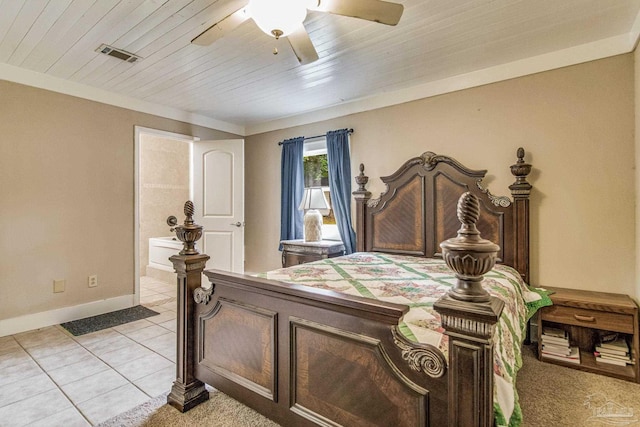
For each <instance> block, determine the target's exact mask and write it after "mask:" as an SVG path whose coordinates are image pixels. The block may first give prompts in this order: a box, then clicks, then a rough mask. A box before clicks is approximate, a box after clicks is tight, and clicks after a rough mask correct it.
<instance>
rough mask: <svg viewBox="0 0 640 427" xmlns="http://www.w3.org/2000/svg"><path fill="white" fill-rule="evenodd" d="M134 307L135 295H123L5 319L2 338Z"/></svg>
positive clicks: (1, 327)
mask: <svg viewBox="0 0 640 427" xmlns="http://www.w3.org/2000/svg"><path fill="white" fill-rule="evenodd" d="M134 305H135V304H134V295H122V296H119V297H115V298H109V299H104V300H100V301H92V302H89V303H86V304H80V305H74V306H71V307H64V308H58V309H56V310H50V311H43V312H41V313H34V314H27V315H24V316H19V317H14V318H11V319H4V320H0V337H4V336H6V335H13V334H18V333H20V332H26V331H31V330H33V329H39V328H44V327H47V326H52V325H58V324H60V323H65V322H71V321H73V320H78V319H84V318H85V317H91V316H97V315H99V314H104V313H109V312H111V311H116V310H122V309H123V308H129V307H133V306H134Z"/></svg>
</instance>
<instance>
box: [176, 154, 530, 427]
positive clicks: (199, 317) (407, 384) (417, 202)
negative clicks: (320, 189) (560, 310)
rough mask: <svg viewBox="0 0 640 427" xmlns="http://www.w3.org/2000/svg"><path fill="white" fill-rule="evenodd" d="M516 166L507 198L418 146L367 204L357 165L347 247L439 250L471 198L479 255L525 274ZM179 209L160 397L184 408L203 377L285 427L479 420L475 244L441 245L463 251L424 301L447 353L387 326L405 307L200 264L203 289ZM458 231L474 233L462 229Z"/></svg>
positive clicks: (481, 393) (489, 312)
mask: <svg viewBox="0 0 640 427" xmlns="http://www.w3.org/2000/svg"><path fill="white" fill-rule="evenodd" d="M530 169H531V166H530V165H529V164H526V163H525V162H524V150H523V149H522V148H520V149H518V151H517V162H516V163H515V164H514V165H512V166H511V172H512V174H513V175H514V176H515V177H516V181H515V182H514V183H513V184H512V185H511V186H510V189H511V193H512V197H513V200H511V199H510V198H507V197H495V196H493V195H492V194H491V193H490V192H489V191H487V190H486V189H484V188H482V186H481V181H482V178H483V177H484V176H485V174H486V171H484V170H471V169H468V168H466V167H465V166H463V165H461V164H460V163H458V162H457V161H456V160H454V159H453V158H450V157H447V156H441V155H435V154H434V153H430V152H427V153H424V154H422V156H420V157H415V158H412V159H410V160H408V161H407V162H405V163H404V164H403V165H402V166H401V167H400V168H399V169H398V170H397V171H396V172H395V173H394V174H392V175H389V176H387V177H383V178H382V181H383V182H384V183H385V184H386V186H387V189H386V191H385V192H384V193H383V194H381V195H380V197H379V198H377V199H372V198H371V194H370V193H369V192H368V191H367V190H366V188H365V185H366V183H367V180H368V178H367V177H366V176H365V175H364V168H363V166H362V165H361V166H360V175H359V176H358V177H356V182H357V183H358V186H359V188H358V189H357V190H356V191H355V192H354V197H355V203H356V218H355V225H356V235H357V250H358V251H359V252H383V253H390V254H403V255H412V256H416V257H441V256H442V249H441V246H440V243H441V242H443V241H445V240H447V239H449V238H452V237H455V236H456V233H457V231H458V229H461V230H463V229H466V230H467V231H468V230H471V229H472V228H475V225H471V222H473V223H474V224H475V223H476V221H468V220H467V219H468V218H469V217H473V216H474V214H473V212H472V214H471V215H469V214H468V211H465V212H466V213H464V212H463V214H462V216H461V214H460V212H459V211H458V202H459V199H460V196H461V195H462V194H463V193H465V192H468V193H470V194H471V195H473V196H475V197H476V198H477V200H478V201H479V212H478V214H477V228H478V230H479V231H480V232H481V235H482V237H483V238H485V239H488V240H491V241H492V242H495V243H497V244H498V245H499V251H498V252H497V256H496V255H495V254H494V256H493V257H494V259H493V261H497V262H499V263H505V264H507V265H510V266H512V267H514V268H515V269H516V270H517V271H518V272H519V273H520V275H521V276H522V278H523V279H525V281H526V280H528V278H529V194H530V191H531V185H530V184H529V183H528V182H527V180H526V177H527V175H528V174H529V172H530ZM463 209H464V208H463ZM185 215H186V216H187V218H186V220H185V223H184V225H183V226H178V227H176V233H177V235H178V237H179V238H180V240H182V241H183V242H185V243H184V250H183V251H181V253H180V255H176V256H173V257H171V261H172V262H173V264H174V267H175V269H176V272H177V273H178V329H177V340H178V358H177V378H176V381H175V382H174V384H173V387H172V390H171V393H170V394H169V396H168V403H170V404H171V405H173V406H174V407H176V408H177V409H179V410H180V411H183V412H184V411H187V410H189V409H191V408H192V407H194V406H196V405H198V404H199V403H201V402H203V401H205V400H207V399H208V398H209V394H208V392H207V391H206V388H205V386H204V383H206V384H209V385H211V386H213V387H215V388H216V389H218V390H220V391H222V392H224V393H226V394H228V395H229V396H231V397H233V398H234V399H236V400H238V401H240V402H242V403H244V404H246V405H248V406H250V407H252V408H254V409H255V410H257V411H258V412H260V413H262V414H264V415H265V416H267V417H269V418H271V419H273V420H274V421H276V422H278V423H280V424H282V425H285V426H316V425H320V426H337V425H344V426H348V427H352V426H374V425H375V426H436V425H449V426H491V425H493V423H494V420H493V340H492V339H493V331H494V325H495V323H496V321H497V319H498V317H499V315H500V312H501V310H502V308H503V307H502V305H503V303H502V301H500V300H498V299H496V298H493V297H491V298H488V297H487V295H485V294H482V292H483V291H482V290H481V289H480V291H479V287H480V280H481V278H482V276H481V274H480V275H479V274H478V271H480V270H474V269H476V268H477V265H478V264H479V263H480V264H482V263H487V262H493V261H491V260H489V261H486V252H487V251H486V247H479V248H478V247H477V246H474V245H471V246H468V245H467V246H465V245H466V243H465V244H462V245H461V244H459V243H460V241H449V242H450V243H451V242H453V243H452V245H450V246H451V248H450V249H451V250H452V251H455V250H458V251H461V250H462V251H463V252H464V251H466V252H464V253H463V254H462V255H463V256H462V257H461V258H460V259H464V260H465V261H464V262H461V263H460V264H461V265H462V267H461V268H462V270H461V271H459V272H458V275H457V276H456V277H458V285H456V287H455V289H454V292H452V293H450V294H449V295H446V296H444V297H442V298H441V299H440V300H438V302H437V303H436V304H434V307H435V310H437V311H438V312H439V313H440V315H441V317H442V327H443V328H444V329H445V334H447V335H448V337H449V344H448V346H449V351H448V353H449V356H448V362H447V360H446V359H445V357H444V355H443V353H442V352H441V351H440V350H438V349H437V348H435V347H433V346H430V345H424V344H417V343H415V342H412V341H409V340H407V339H405V338H404V337H403V336H402V335H401V334H400V333H399V332H398V324H399V322H400V320H401V319H402V317H403V316H404V315H405V313H407V311H408V307H407V306H405V305H400V304H393V303H389V302H383V301H379V300H373V299H367V298H362V297H357V296H349V295H344V294H339V293H336V292H332V291H327V290H322V289H313V288H309V287H306V286H301V285H297V284H289V283H282V282H277V281H273V280H267V279H263V278H258V277H253V276H248V275H240V274H233V273H228V272H223V271H215V270H209V271H205V272H204V274H205V275H206V276H207V277H208V278H209V281H210V282H211V286H210V287H209V286H204V287H202V286H201V277H202V275H201V273H202V271H203V269H204V266H205V263H206V261H207V259H208V258H209V257H208V256H207V255H204V254H199V253H198V252H197V250H196V249H195V241H196V240H198V239H199V238H200V235H201V233H202V228H201V227H200V226H198V225H197V224H194V223H193V220H192V215H193V205H192V204H191V205H190V202H187V204H186V205H185ZM458 217H460V218H461V220H462V221H463V222H465V221H466V222H465V224H463V226H462V227H461V224H460V222H459V219H458ZM472 219H474V218H472ZM463 234H464V233H463ZM459 238H461V239H462V240H464V241H465V242H467V240H468V239H471V240H473V239H476V240H477V237H476V236H474V235H473V233H471V237H470V235H468V234H466V235H460V234H459ZM487 243H488V242H487ZM445 246H446V245H445ZM448 250H449V249H447V251H448ZM489 252H490V251H489ZM469 260H473V262H468V261H469ZM448 263H449V261H448ZM492 265H493V264H492V263H491V266H492ZM491 266H489V268H490V267H491ZM482 268H484V267H482ZM465 269H466V270H465ZM471 270H473V271H471ZM484 271H485V270H482V272H481V273H484Z"/></svg>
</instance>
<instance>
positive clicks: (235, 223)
mask: <svg viewBox="0 0 640 427" xmlns="http://www.w3.org/2000/svg"><path fill="white" fill-rule="evenodd" d="M231 225H235V226H236V227H242V223H241V222H240V221H238V222H233V223H231Z"/></svg>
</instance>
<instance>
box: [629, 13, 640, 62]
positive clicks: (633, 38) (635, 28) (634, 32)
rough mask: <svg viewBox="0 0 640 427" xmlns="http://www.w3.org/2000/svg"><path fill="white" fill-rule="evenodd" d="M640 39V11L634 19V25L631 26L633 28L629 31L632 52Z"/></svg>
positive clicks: (630, 50)
mask: <svg viewBox="0 0 640 427" xmlns="http://www.w3.org/2000/svg"><path fill="white" fill-rule="evenodd" d="M639 39H640V11H639V12H638V14H637V15H636V19H635V20H634V21H633V25H632V26H631V30H630V31H629V45H630V46H631V47H630V48H629V52H632V51H634V50H635V49H636V47H637V46H638V41H639Z"/></svg>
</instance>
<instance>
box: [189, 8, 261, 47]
mask: <svg viewBox="0 0 640 427" xmlns="http://www.w3.org/2000/svg"><path fill="white" fill-rule="evenodd" d="M247 19H249V14H248V13H247V12H246V11H245V8H244V7H243V8H240V9H238V10H236V11H235V12H233V13H232V14H231V15H229V16H227V17H226V18H224V19H222V20H221V21H218V22H216V23H215V24H213V25H212V26H210V27H209V28H207V29H206V30H204V31H203V32H202V33H200V35H199V36H197V37H196V38H194V39H193V40H191V43H193V44H197V45H200V46H209V45H210V44H211V43H213V42H214V41H216V40H218V39H221V38H222V37H224V36H225V35H227V34H228V33H229V32H230V31H232V30H234V29H236V27H238V26H239V25H240V24H242V23H243V22H244V21H246V20H247Z"/></svg>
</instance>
